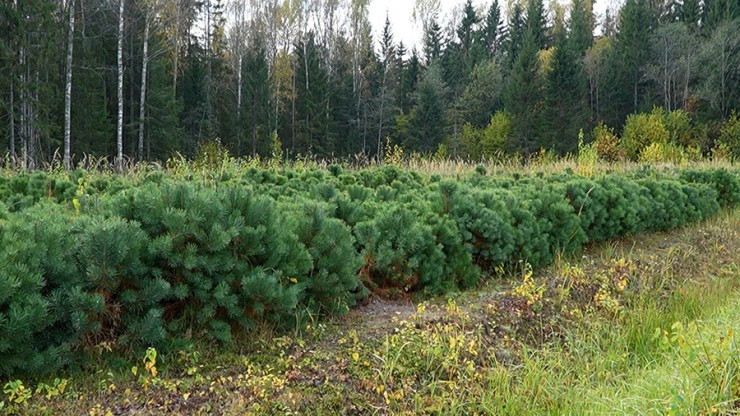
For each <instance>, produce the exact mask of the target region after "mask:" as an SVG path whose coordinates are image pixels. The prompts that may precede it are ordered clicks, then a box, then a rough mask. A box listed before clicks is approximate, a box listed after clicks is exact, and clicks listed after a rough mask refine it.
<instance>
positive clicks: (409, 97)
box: [398, 48, 421, 114]
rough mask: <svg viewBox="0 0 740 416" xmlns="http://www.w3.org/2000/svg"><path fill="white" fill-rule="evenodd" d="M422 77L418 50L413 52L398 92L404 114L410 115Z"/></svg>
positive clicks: (405, 67) (402, 75)
mask: <svg viewBox="0 0 740 416" xmlns="http://www.w3.org/2000/svg"><path fill="white" fill-rule="evenodd" d="M420 76H421V60H420V59H419V54H418V53H417V52H416V48H414V49H413V50H412V51H411V57H410V58H409V60H408V62H407V63H406V65H405V66H404V68H403V72H402V74H401V85H400V89H399V92H398V97H399V104H398V106H399V107H400V110H401V112H402V113H403V114H409V112H411V108H412V106H413V104H414V93H415V91H416V88H417V85H418V84H419V77H420Z"/></svg>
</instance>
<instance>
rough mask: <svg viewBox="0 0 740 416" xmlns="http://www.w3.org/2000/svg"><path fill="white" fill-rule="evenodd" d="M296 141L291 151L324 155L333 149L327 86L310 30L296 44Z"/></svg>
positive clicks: (328, 85)
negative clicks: (305, 37)
mask: <svg viewBox="0 0 740 416" xmlns="http://www.w3.org/2000/svg"><path fill="white" fill-rule="evenodd" d="M296 61H297V68H296V104H295V105H296V123H297V124H296V126H295V128H296V142H295V143H294V144H291V151H292V152H293V154H294V155H296V154H301V155H318V156H321V157H327V156H330V155H331V154H332V152H333V151H334V140H335V137H334V135H333V133H334V132H333V124H334V120H333V117H332V114H333V112H332V111H331V107H330V105H331V99H330V94H331V90H330V88H331V86H330V84H329V79H328V74H327V72H326V69H325V68H324V67H323V66H322V65H321V58H320V56H319V50H318V46H317V45H316V42H315V40H314V36H313V34H312V33H309V35H308V36H307V39H305V40H301V41H300V42H298V44H297V45H296Z"/></svg>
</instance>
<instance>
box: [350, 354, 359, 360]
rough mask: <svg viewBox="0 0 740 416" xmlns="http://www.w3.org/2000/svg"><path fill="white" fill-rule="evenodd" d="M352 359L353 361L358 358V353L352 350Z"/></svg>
mask: <svg viewBox="0 0 740 416" xmlns="http://www.w3.org/2000/svg"><path fill="white" fill-rule="evenodd" d="M352 359H353V360H355V361H357V360H359V359H360V354H358V353H356V352H353V353H352Z"/></svg>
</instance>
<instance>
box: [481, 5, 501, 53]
mask: <svg viewBox="0 0 740 416" xmlns="http://www.w3.org/2000/svg"><path fill="white" fill-rule="evenodd" d="M502 24H503V18H502V16H501V8H500V7H499V4H498V0H493V1H492V2H491V6H490V7H489V8H488V13H486V19H485V22H484V25H483V27H482V28H481V35H480V36H481V41H482V42H483V44H484V45H485V49H486V53H487V54H488V58H492V57H493V56H494V55H495V54H496V52H497V51H498V49H499V47H500V45H501V42H502V37H503V27H502Z"/></svg>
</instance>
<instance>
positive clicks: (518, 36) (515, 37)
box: [506, 2, 526, 66]
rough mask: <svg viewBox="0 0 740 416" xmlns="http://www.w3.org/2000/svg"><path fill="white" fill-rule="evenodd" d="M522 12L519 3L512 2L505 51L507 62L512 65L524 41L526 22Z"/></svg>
mask: <svg viewBox="0 0 740 416" xmlns="http://www.w3.org/2000/svg"><path fill="white" fill-rule="evenodd" d="M523 13H524V12H523V11H522V5H521V3H519V2H516V3H514V9H513V11H512V14H511V20H510V21H509V27H508V39H507V47H506V53H507V55H508V58H509V59H508V60H509V64H510V65H511V66H513V65H514V62H516V59H517V57H518V56H519V51H520V50H521V49H522V43H523V41H524V32H525V31H526V23H525V21H524V15H523Z"/></svg>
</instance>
